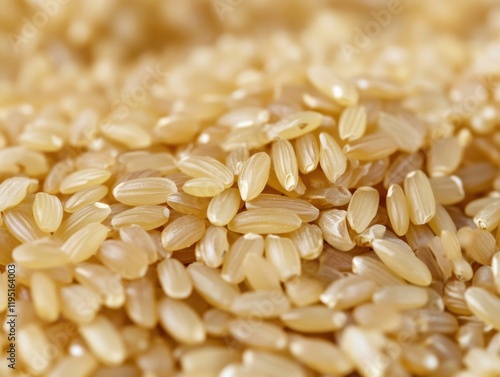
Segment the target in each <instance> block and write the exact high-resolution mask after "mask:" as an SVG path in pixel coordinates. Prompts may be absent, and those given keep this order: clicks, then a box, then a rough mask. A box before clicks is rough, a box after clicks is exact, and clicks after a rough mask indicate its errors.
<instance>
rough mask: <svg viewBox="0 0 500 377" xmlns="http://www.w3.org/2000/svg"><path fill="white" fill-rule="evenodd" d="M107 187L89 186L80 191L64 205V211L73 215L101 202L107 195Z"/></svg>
mask: <svg viewBox="0 0 500 377" xmlns="http://www.w3.org/2000/svg"><path fill="white" fill-rule="evenodd" d="M108 191H109V189H108V187H107V186H103V185H98V186H90V187H87V188H85V189H83V190H80V191H78V192H76V193H74V194H73V195H71V197H70V198H69V199H68V200H67V201H66V202H65V203H64V211H65V212H67V213H75V212H76V211H78V210H80V209H82V208H83V207H86V206H88V205H89V204H92V203H95V202H98V201H100V200H102V199H103V198H104V197H106V195H107V194H108Z"/></svg>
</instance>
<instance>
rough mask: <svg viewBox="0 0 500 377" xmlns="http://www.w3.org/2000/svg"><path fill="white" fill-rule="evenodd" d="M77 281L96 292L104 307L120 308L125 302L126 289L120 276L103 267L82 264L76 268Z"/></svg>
mask: <svg viewBox="0 0 500 377" xmlns="http://www.w3.org/2000/svg"><path fill="white" fill-rule="evenodd" d="M75 279H76V280H77V281H78V282H79V283H80V284H82V285H85V286H87V287H89V288H91V289H92V290H94V291H95V292H96V293H97V294H98V295H99V297H100V299H101V301H102V303H103V305H104V306H107V307H109V308H120V307H121V306H122V305H123V303H124V302H125V288H124V287H123V283H122V280H121V278H120V276H119V275H118V274H115V273H113V272H112V271H111V270H110V269H108V268H107V267H104V266H103V265H100V264H93V263H80V264H78V265H77V266H76V268H75Z"/></svg>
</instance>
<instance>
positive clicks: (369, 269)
mask: <svg viewBox="0 0 500 377" xmlns="http://www.w3.org/2000/svg"><path fill="white" fill-rule="evenodd" d="M352 271H353V272H355V273H356V274H357V275H360V276H364V277H367V278H368V279H370V280H373V281H374V282H376V283H377V284H379V285H382V286H383V285H401V284H405V283H404V281H403V280H402V279H401V278H400V277H398V276H397V275H396V274H394V273H393V272H392V271H391V270H390V269H388V268H387V267H386V265H385V264H383V263H382V262H379V261H378V260H376V259H374V258H369V257H354V258H353V259H352Z"/></svg>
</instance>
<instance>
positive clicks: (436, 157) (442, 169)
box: [427, 136, 463, 177]
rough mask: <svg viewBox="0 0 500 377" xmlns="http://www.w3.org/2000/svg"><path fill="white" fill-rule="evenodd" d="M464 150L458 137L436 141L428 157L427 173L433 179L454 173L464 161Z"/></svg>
mask: <svg viewBox="0 0 500 377" xmlns="http://www.w3.org/2000/svg"><path fill="white" fill-rule="evenodd" d="M462 154H463V148H462V146H461V145H460V141H459V139H458V138H457V137H454V136H451V137H447V138H444V139H441V140H436V142H435V143H434V144H432V146H431V148H430V150H429V152H428V155H427V156H428V157H427V171H428V172H429V174H430V176H431V177H443V176H447V175H449V174H451V173H453V172H454V171H455V170H456V169H457V168H458V166H459V165H460V162H461V160H462Z"/></svg>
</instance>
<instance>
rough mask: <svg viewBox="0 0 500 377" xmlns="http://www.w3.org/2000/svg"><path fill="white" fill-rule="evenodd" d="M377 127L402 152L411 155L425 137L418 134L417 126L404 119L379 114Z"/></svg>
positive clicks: (382, 113)
mask: <svg viewBox="0 0 500 377" xmlns="http://www.w3.org/2000/svg"><path fill="white" fill-rule="evenodd" d="M378 125H379V127H380V129H381V130H383V131H384V132H385V133H387V135H388V136H389V137H391V138H392V139H394V141H395V142H396V144H397V145H398V148H399V149H400V150H402V151H405V152H408V153H413V152H416V151H418V150H419V149H420V147H421V146H422V143H423V141H424V136H425V135H424V134H423V133H422V132H419V130H418V126H417V125H415V124H412V123H410V122H409V121H408V120H407V119H405V118H404V117H401V116H399V117H398V116H394V115H391V114H388V113H385V112H381V113H380V115H379V118H378Z"/></svg>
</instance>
